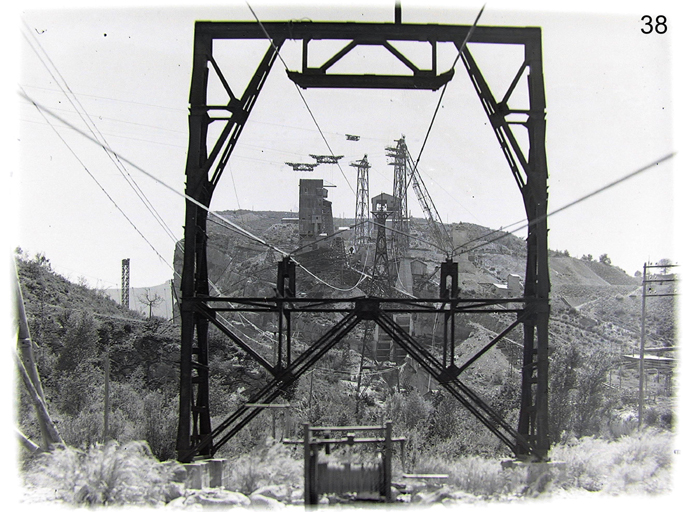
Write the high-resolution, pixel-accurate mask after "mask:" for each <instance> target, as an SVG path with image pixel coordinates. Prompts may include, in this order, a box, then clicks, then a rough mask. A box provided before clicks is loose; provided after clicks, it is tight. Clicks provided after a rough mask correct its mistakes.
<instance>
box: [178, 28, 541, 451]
mask: <svg viewBox="0 0 683 512" xmlns="http://www.w3.org/2000/svg"><path fill="white" fill-rule="evenodd" d="M470 28H471V27H469V26H466V25H421V24H402V23H319V22H266V23H254V22H204V21H202V22H197V23H196V24H195V46H194V61H193V71H192V81H191V89H190V115H189V129H190V137H189V148H188V156H187V166H186V177H187V181H186V193H187V195H188V196H190V197H192V198H193V199H194V200H196V201H198V202H199V203H200V204H202V205H204V206H206V207H207V208H208V207H209V205H210V203H211V197H212V194H213V191H214V189H215V187H216V186H217V184H218V182H219V180H220V177H221V175H222V172H223V170H224V169H225V166H226V164H227V161H228V159H229V158H230V155H231V153H232V151H233V149H234V147H235V145H236V144H237V141H238V139H239V136H240V134H241V132H242V129H243V128H244V125H245V123H246V122H247V120H248V117H249V114H250V112H251V109H252V108H253V105H254V103H255V101H256V99H257V98H258V95H259V93H260V91H261V89H262V87H263V84H264V83H265V81H266V78H267V77H268V74H269V73H270V71H271V69H272V67H273V63H274V61H275V59H276V57H277V52H278V51H279V49H280V47H281V46H282V45H283V44H284V42H285V40H288V39H289V40H295V41H301V42H302V45H303V52H304V54H303V55H302V61H303V62H304V64H305V63H306V58H307V57H306V51H307V50H306V48H307V46H308V42H310V41H312V40H333V39H336V40H348V41H354V42H355V43H354V45H355V46H357V45H360V44H365V45H382V46H384V47H385V48H387V49H388V50H389V52H388V53H390V54H391V55H393V57H397V58H399V59H400V60H402V61H403V59H404V58H405V57H403V56H398V55H396V52H392V51H391V48H393V47H391V48H390V46H391V45H390V42H391V41H421V42H425V43H429V44H431V45H432V48H435V44H436V43H438V42H450V43H453V44H454V45H455V46H456V47H460V46H461V45H462V44H463V41H464V40H465V38H466V36H467V34H468V32H469V31H470ZM221 39H224V40H245V39H254V40H269V42H270V44H269V46H268V48H267V49H266V51H265V54H264V56H263V58H262V60H261V62H260V64H259V65H258V67H257V70H256V72H255V73H254V76H253V77H252V79H251V81H250V82H249V84H248V86H247V88H246V89H245V91H244V93H243V95H242V96H241V97H240V98H238V97H237V96H236V95H235V94H234V92H233V91H232V89H231V87H230V85H229V82H228V80H227V79H226V76H225V75H224V74H223V72H222V71H221V70H220V66H219V64H218V63H217V62H216V60H215V59H214V57H213V42H214V40H221ZM469 43H472V44H474V43H492V44H507V45H522V46H523V47H524V52H525V53H524V61H523V63H522V65H521V67H520V68H519V70H518V72H517V74H516V76H515V78H514V79H513V81H512V83H511V84H510V85H509V87H508V89H507V91H506V93H505V95H504V96H503V98H502V100H501V101H497V100H496V99H495V97H494V95H493V94H492V93H491V91H490V89H489V88H488V86H487V84H486V81H485V79H484V76H483V74H482V72H481V71H480V70H479V68H478V67H477V65H476V63H475V61H474V59H473V57H472V55H471V53H470V52H469V51H468V49H467V48H463V51H462V57H463V62H464V64H465V68H466V70H467V72H468V74H469V76H470V78H471V80H472V82H473V84H474V86H475V89H476V91H477V94H478V95H479V98H480V100H481V102H482V104H483V106H484V109H485V111H486V113H487V115H488V116H489V119H490V120H491V124H492V126H493V129H494V133H495V135H496V137H497V139H498V141H499V143H500V145H501V148H502V149H503V152H504V154H505V157H506V160H507V161H508V164H509V165H510V168H511V170H512V173H513V176H514V179H515V181H516V182H517V184H518V187H519V189H520V192H521V194H522V198H523V201H524V206H525V210H526V214H527V219H528V221H529V227H528V233H527V264H526V279H525V287H524V297H523V298H520V299H514V300H513V301H501V300H490V299H489V300H487V299H478V300H475V301H474V302H472V303H470V304H464V303H462V301H458V300H456V298H454V297H453V296H449V297H440V298H438V299H433V302H431V303H430V301H429V300H427V301H419V304H418V303H415V304H414V306H415V308H416V309H417V310H419V311H420V312H425V311H426V310H428V309H430V308H427V307H425V304H428V303H430V304H434V303H435V302H439V303H440V304H441V307H440V308H438V307H437V308H433V306H432V310H434V311H437V312H441V313H443V314H445V315H447V317H448V318H449V322H450V323H449V322H445V323H448V325H451V326H452V322H453V316H454V315H455V314H456V313H458V312H482V313H483V312H486V311H487V310H488V311H491V310H492V309H493V308H494V307H495V305H496V304H501V303H506V302H507V303H514V302H517V303H518V304H519V305H520V309H519V310H518V311H517V312H518V313H519V314H520V316H519V317H518V320H517V321H516V322H515V325H517V324H518V323H521V324H522V325H523V331H524V350H523V353H524V355H523V365H522V370H521V371H522V400H521V406H520V416H519V422H518V426H517V429H516V430H515V429H512V428H511V427H509V426H508V425H506V424H505V422H503V421H501V420H502V419H501V418H500V417H498V416H497V415H496V414H495V412H494V411H491V410H490V408H488V406H486V405H485V404H483V402H481V400H479V399H478V397H476V395H474V394H473V393H472V392H471V390H469V389H468V388H466V387H464V385H462V383H461V382H460V381H459V379H458V374H459V373H458V372H457V370H454V369H453V368H452V366H453V365H447V363H448V356H447V355H446V354H445V355H444V361H443V362H441V363H439V362H438V361H433V360H432V357H433V356H431V355H430V354H428V353H425V351H424V349H422V348H421V347H420V346H419V344H418V343H416V342H415V340H413V339H412V338H411V337H410V336H409V335H408V334H407V333H405V332H404V331H403V330H402V329H401V328H400V326H398V325H395V323H394V322H393V319H391V317H390V316H389V313H391V312H392V310H394V309H395V310H400V311H402V312H405V308H406V307H407V304H401V303H400V301H399V302H396V301H394V304H393V305H392V304H391V303H389V302H382V300H379V301H378V300H377V299H372V300H370V299H356V301H354V302H353V309H352V310H351V311H348V312H347V314H346V316H345V317H344V319H343V320H342V321H341V322H339V323H337V324H336V325H335V326H334V327H333V328H332V329H331V330H330V331H328V333H326V334H325V335H323V337H321V338H320V339H319V340H317V341H316V342H314V343H313V344H312V345H311V346H310V347H309V349H307V350H306V351H305V352H304V353H303V354H302V355H300V356H299V357H298V358H296V359H295V360H293V361H291V346H290V339H289V336H290V333H289V328H288V325H289V316H288V315H289V314H290V313H291V312H292V311H294V310H297V309H298V310H300V311H309V312H313V311H316V312H322V311H325V310H326V308H327V309H329V310H333V309H334V307H332V305H331V302H328V301H326V300H317V301H311V300H309V301H307V302H306V303H305V304H304V302H302V301H300V300H298V299H297V298H296V297H294V296H289V297H287V296H285V294H284V289H280V293H279V296H278V297H275V298H273V299H260V298H253V299H244V300H243V301H240V300H238V299H228V300H227V301H228V302H231V304H230V308H229V309H230V310H234V308H235V306H236V305H237V307H238V308H251V309H250V310H252V311H263V312H266V311H269V312H275V313H278V314H279V315H280V319H281V320H280V322H279V324H280V326H281V328H280V333H279V336H278V343H279V349H278V353H279V354H283V343H285V344H286V348H285V349H284V354H285V355H284V356H282V355H280V356H279V357H278V362H277V363H276V364H274V365H273V364H270V363H268V362H267V361H265V359H264V361H265V362H266V363H267V365H264V367H265V368H266V369H268V371H269V372H270V373H271V374H272V375H273V380H271V381H270V382H269V383H268V384H267V385H266V386H265V387H264V388H263V389H262V390H261V391H259V392H258V393H257V394H256V395H255V396H254V397H251V402H264V403H265V402H268V401H272V400H274V399H275V398H276V397H277V396H280V395H281V394H282V393H283V392H285V391H286V389H287V388H288V386H289V385H290V384H292V383H293V382H294V381H296V379H298V378H299V377H300V376H301V375H303V373H304V372H305V371H307V370H308V369H310V367H312V366H313V365H314V364H315V362H317V361H318V360H319V359H320V357H322V356H323V355H324V353H326V352H327V351H328V350H329V349H330V348H331V347H333V346H334V345H335V344H336V343H337V342H338V341H339V340H341V339H342V338H343V337H344V336H346V335H347V334H348V333H349V332H351V330H352V329H353V328H354V327H355V326H356V325H358V323H360V322H361V321H362V320H366V319H370V320H374V321H375V322H377V323H378V324H379V325H380V327H381V328H382V329H384V330H385V331H387V333H388V334H389V335H390V336H391V337H392V338H393V339H394V341H395V342H396V343H397V344H398V345H400V346H401V347H402V348H403V349H404V350H406V351H407V352H408V353H409V354H411V357H416V358H420V361H421V364H423V366H424V367H425V368H426V369H427V371H429V372H430V373H433V375H434V376H435V377H436V375H437V374H438V375H439V378H438V380H439V382H440V383H441V384H442V385H443V386H444V388H445V389H447V390H448V391H449V392H450V393H451V394H453V395H454V396H456V398H458V400H460V401H461V403H463V405H464V406H465V407H466V408H468V409H469V410H470V411H471V412H472V413H473V414H474V415H475V416H476V417H478V418H479V419H480V420H482V422H483V423H484V424H485V425H486V426H487V427H488V428H489V429H490V430H492V431H493V432H494V434H496V436H497V437H499V439H501V441H503V442H504V443H505V444H506V445H507V446H509V447H510V448H511V449H512V450H513V452H514V453H515V454H517V455H518V456H524V455H529V454H531V455H533V456H534V457H535V458H537V459H544V458H545V457H546V456H547V452H548V449H549V437H548V319H549V312H550V309H549V301H548V296H549V292H550V280H549V271H548V244H547V221H546V214H547V202H548V193H547V176H548V173H547V164H546V154H545V93H544V85H543V68H542V58H541V30H540V28H538V27H486V26H478V27H477V28H476V30H474V32H473V33H472V34H471V37H470V39H469ZM350 48H351V47H349V49H350ZM344 55H346V53H345V52H340V54H337V55H336V56H333V57H332V60H334V62H336V61H337V60H339V59H341V58H343V57H344ZM329 62H330V61H328V63H329ZM334 62H332V64H333V63H334ZM404 64H406V63H405V62H404ZM330 65H331V64H330ZM406 65H407V67H408V68H409V69H410V70H411V71H412V72H413V74H412V75H410V74H408V75H403V76H380V75H368V76H365V77H364V78H362V79H360V78H359V77H358V76H347V77H346V78H344V80H347V81H346V82H345V83H341V82H340V80H341V79H340V78H339V77H338V76H335V75H330V74H328V73H327V69H328V68H329V66H327V67H325V66H323V69H317V70H316V69H312V68H308V67H307V65H304V66H302V72H301V73H300V74H299V75H300V76H299V78H300V79H301V80H302V82H301V83H302V86H307V87H351V86H352V87H387V88H416V87H423V88H428V89H431V88H434V86H437V88H438V87H440V85H438V84H437V83H436V82H435V81H434V80H439V79H444V77H441V78H439V77H436V76H435V70H436V64H435V61H434V62H433V66H432V69H431V70H427V71H422V70H419V69H417V67H415V66H410V65H408V64H406ZM210 69H213V70H214V72H215V73H216V74H217V76H218V78H219V80H220V82H221V84H222V85H223V87H224V89H225V91H226V93H227V95H228V97H229V101H228V102H227V104H226V105H208V104H207V84H208V78H209V70H210ZM432 71H434V73H432ZM525 72H528V76H527V81H528V93H529V109H528V110H524V111H513V110H511V109H509V108H508V105H507V101H508V99H509V98H510V96H511V94H512V92H513V90H514V89H515V88H516V87H517V85H518V84H519V82H520V80H521V78H522V76H523V75H524V73H525ZM293 78H295V79H296V77H293ZM303 81H305V83H304V82H303ZM443 83H445V81H444V82H443ZM510 114H516V115H518V114H524V115H526V116H527V120H526V121H524V122H523V123H521V124H522V125H523V126H524V127H525V128H526V129H527V132H528V136H529V151H528V155H524V153H523V151H522V150H521V149H520V146H519V144H518V143H517V141H516V139H515V136H514V133H513V132H512V130H511V129H510V125H511V124H520V123H519V122H518V121H512V120H508V119H507V116H508V115H510ZM226 116H227V117H226ZM213 122H225V126H224V128H223V130H222V131H221V134H220V136H219V137H218V139H217V141H216V142H215V143H213V144H211V143H210V142H209V140H208V127H209V125H210V124H211V123H213ZM206 218H207V213H206V211H205V210H203V209H202V208H199V207H198V206H197V205H196V204H195V203H194V202H192V201H189V200H188V201H186V214H185V237H184V244H185V250H184V257H183V269H182V280H181V294H182V295H181V321H182V329H181V361H180V405H179V424H178V437H177V444H176V449H177V453H178V458H179V460H190V459H191V458H192V457H194V456H196V455H201V456H205V455H212V454H214V453H215V452H216V450H217V449H218V448H220V446H222V444H224V443H225V442H226V441H227V440H228V439H230V438H231V437H232V436H233V435H234V434H235V433H236V432H238V431H239V429H241V428H242V427H243V426H244V425H246V424H247V423H248V422H249V421H250V420H251V419H252V418H253V417H254V416H255V415H256V414H258V412H259V410H260V409H258V408H257V409H253V408H247V407H242V408H238V410H237V411H236V412H235V413H233V414H232V415H231V416H230V417H229V418H228V420H226V422H227V423H226V422H224V423H222V424H221V425H220V426H219V427H217V428H215V429H214V428H212V427H211V416H210V412H209V408H208V404H209V400H208V397H209V389H208V383H209V367H208V328H209V324H211V323H214V324H215V325H216V326H217V327H218V328H219V329H220V330H221V331H222V332H223V333H224V334H226V335H227V336H228V338H230V339H232V340H233V341H234V342H235V343H237V344H238V345H239V346H242V348H245V346H248V344H246V343H244V342H240V340H239V337H238V336H236V335H235V334H234V333H232V332H231V330H230V328H229V327H228V326H226V325H225V324H223V323H220V322H219V321H218V320H217V319H216V312H217V311H220V310H221V305H220V304H222V302H221V300H220V299H218V298H216V297H211V295H210V292H209V282H208V272H207V254H206V243H207V235H206ZM292 295H293V294H292ZM210 304H214V305H213V306H212V305H210ZM335 307H338V305H337V306H335ZM349 309H350V308H349ZM334 311H335V312H340V310H339V309H334ZM498 311H500V310H498ZM513 327H514V326H513ZM284 330H286V331H287V333H286V334H285V333H284ZM445 334H446V336H447V339H445V340H444V345H445V346H444V348H447V347H446V344H447V341H448V338H450V341H451V345H452V337H450V336H449V333H448V330H446V332H445ZM501 338H502V335H500V336H498V337H496V340H498V339H501ZM492 344H495V341H494V342H492ZM492 344H490V345H491V346H492ZM243 345H244V346H243ZM245 350H247V349H246V348H245ZM247 351H248V350H247ZM450 352H451V356H452V352H453V348H452V346H451V348H450ZM448 368H450V370H448ZM447 370H448V371H447ZM466 403H467V404H469V405H465V404H466ZM228 427H230V428H228ZM226 430H227V432H226ZM219 436H222V437H219Z"/></svg>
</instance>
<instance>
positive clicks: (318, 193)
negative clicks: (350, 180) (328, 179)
mask: <svg viewBox="0 0 683 512" xmlns="http://www.w3.org/2000/svg"><path fill="white" fill-rule="evenodd" d="M327 186H330V185H327ZM326 198H327V188H325V185H324V184H323V180H304V179H302V180H299V243H300V244H301V245H303V244H306V243H310V242H315V241H316V240H317V239H318V237H319V236H320V235H324V234H332V233H334V222H333V220H332V201H328V200H327V199H326Z"/></svg>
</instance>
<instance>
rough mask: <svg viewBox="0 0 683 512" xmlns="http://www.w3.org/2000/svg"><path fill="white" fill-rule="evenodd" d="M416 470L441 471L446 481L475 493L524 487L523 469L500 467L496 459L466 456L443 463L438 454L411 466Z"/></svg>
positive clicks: (507, 491) (495, 494)
mask: <svg viewBox="0 0 683 512" xmlns="http://www.w3.org/2000/svg"><path fill="white" fill-rule="evenodd" d="M415 472H416V473H444V474H447V475H448V484H449V485H451V486H452V487H454V488H456V489H457V490H459V491H464V492H467V493H470V494H474V495H476V496H487V497H500V496H505V495H519V494H521V493H522V492H523V491H524V489H525V487H526V477H527V475H526V469H525V468H523V467H515V468H506V469H504V468H503V467H502V466H501V464H500V460H499V459H490V458H486V457H475V456H467V457H460V458H458V459H455V460H453V461H452V462H447V461H445V460H444V459H443V458H440V457H426V458H425V459H423V460H421V461H420V462H418V463H417V464H416V466H415Z"/></svg>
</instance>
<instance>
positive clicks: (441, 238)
mask: <svg viewBox="0 0 683 512" xmlns="http://www.w3.org/2000/svg"><path fill="white" fill-rule="evenodd" d="M406 153H407V156H408V162H409V165H408V169H409V171H408V172H409V175H410V177H409V178H408V183H412V185H413V190H414V191H415V195H416V196H417V201H418V202H419V203H420V207H421V208H422V211H423V212H424V214H425V216H426V217H427V224H428V225H429V230H430V231H431V233H432V236H433V237H434V241H435V242H436V245H438V246H439V247H440V248H441V250H443V251H444V252H445V253H447V254H448V253H449V252H452V251H453V239H452V238H451V237H450V235H449V233H448V230H447V229H446V226H445V225H444V223H443V221H442V220H441V216H440V215H439V212H438V210H437V209H436V206H435V205H434V201H432V196H430V195H429V191H428V190H427V187H426V186H425V183H424V181H423V180H422V176H420V173H419V172H418V170H417V167H416V166H415V162H414V161H413V158H412V157H411V156H410V153H408V151H407V150H406Z"/></svg>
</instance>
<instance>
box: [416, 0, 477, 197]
mask: <svg viewBox="0 0 683 512" xmlns="http://www.w3.org/2000/svg"><path fill="white" fill-rule="evenodd" d="M484 7H486V4H484V5H482V6H481V9H480V11H479V14H477V17H476V19H475V20H474V23H473V24H472V26H471V27H470V29H469V30H468V31H467V35H466V36H465V39H464V40H463V42H462V45H461V46H460V49H459V50H458V54H457V55H456V56H455V60H454V61H453V65H452V66H451V70H454V69H455V65H456V64H457V63H458V60H459V59H460V56H461V55H462V52H463V50H464V49H465V46H467V42H468V41H469V40H470V37H472V34H473V33H474V28H475V27H476V26H477V22H478V21H479V18H481V15H482V13H483V12H484ZM446 87H448V82H446V83H445V84H444V85H443V88H442V89H441V95H440V96H439V101H438V102H437V104H436V109H434V114H433V115H432V120H431V121H430V123H429V128H427V133H426V135H425V138H424V141H423V142H422V147H421V148H420V152H419V153H418V155H417V160H415V167H417V165H418V164H419V163H420V158H422V152H423V151H424V149H425V146H426V145H427V139H428V138H429V134H430V133H431V131H432V127H433V126H434V120H435V119H436V114H437V113H438V112H439V108H440V107H441V101H442V100H443V96H444V94H445V93H446ZM408 184H410V180H408ZM408 184H407V185H406V188H407V187H408Z"/></svg>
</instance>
